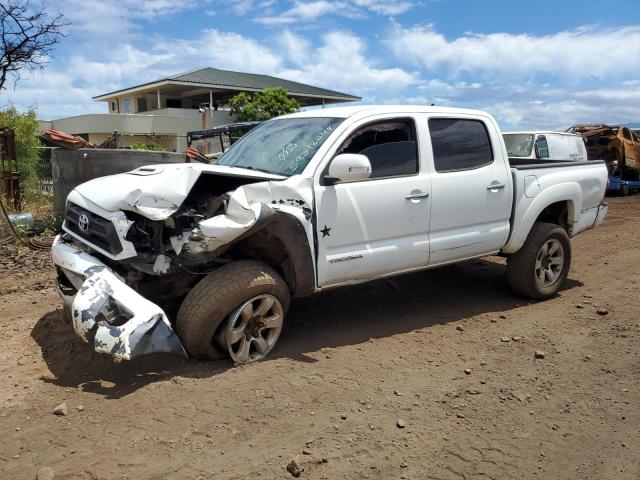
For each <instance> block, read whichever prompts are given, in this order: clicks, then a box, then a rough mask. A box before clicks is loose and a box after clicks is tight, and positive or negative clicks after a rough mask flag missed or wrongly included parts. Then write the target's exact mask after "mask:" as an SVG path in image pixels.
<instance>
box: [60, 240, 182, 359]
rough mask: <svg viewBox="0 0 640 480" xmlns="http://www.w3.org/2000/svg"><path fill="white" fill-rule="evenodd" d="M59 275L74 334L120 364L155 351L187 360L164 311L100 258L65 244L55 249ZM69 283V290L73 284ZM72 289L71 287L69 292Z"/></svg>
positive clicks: (62, 241) (61, 291)
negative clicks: (125, 281)
mask: <svg viewBox="0 0 640 480" xmlns="http://www.w3.org/2000/svg"><path fill="white" fill-rule="evenodd" d="M51 257H52V259H53V263H54V264H55V265H56V267H57V268H58V271H59V273H60V275H64V276H65V277H66V279H63V280H65V281H64V284H63V283H62V282H60V281H59V285H58V293H59V294H60V297H61V298H62V300H63V302H64V303H65V310H67V311H68V312H70V316H71V322H72V324H73V329H74V330H75V332H76V334H77V335H78V336H79V337H80V338H81V339H82V340H84V341H85V342H87V343H89V344H93V347H94V349H95V350H96V351H97V352H100V353H107V354H110V355H113V356H114V357H115V358H116V359H118V360H130V359H132V358H134V357H138V356H142V355H147V354H150V353H157V352H168V353H174V354H177V355H182V356H185V357H186V356H187V355H186V352H185V350H184V347H183V346H182V343H181V342H180V339H179V338H178V336H177V334H176V333H175V331H174V330H173V328H172V327H171V323H170V322H169V319H168V318H167V315H166V314H165V313H164V311H163V310H162V309H161V308H160V307H159V306H158V305H156V304H155V303H152V302H150V301H149V300H147V299H146V298H144V297H142V296H141V295H140V294H138V293H137V292H136V291H135V290H133V289H132V288H131V287H129V286H128V285H126V284H125V283H124V281H123V280H122V279H121V278H120V277H118V276H117V275H116V274H115V273H114V272H113V271H111V269H109V268H108V267H107V266H106V265H105V264H104V263H102V262H101V261H100V260H98V259H97V258H95V257H93V256H91V255H89V254H88V253H86V252H84V251H82V250H80V249H79V248H77V247H75V246H73V245H71V244H69V243H65V242H64V240H63V239H62V237H61V236H60V235H58V236H57V237H56V238H55V240H54V242H53V246H52V248H51ZM69 284H70V285H69ZM71 286H72V287H71Z"/></svg>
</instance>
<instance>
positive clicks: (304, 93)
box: [93, 67, 361, 102]
mask: <svg viewBox="0 0 640 480" xmlns="http://www.w3.org/2000/svg"><path fill="white" fill-rule="evenodd" d="M171 84H172V85H188V86H201V87H209V88H216V89H225V88H228V89H231V90H238V91H242V90H246V91H261V90H264V89H265V88H276V87H280V88H284V89H285V90H286V91H287V93H288V94H289V95H291V96H301V97H315V98H327V99H331V100H334V101H335V100H339V101H346V102H349V101H351V102H353V101H359V100H361V98H360V97H357V96H355V95H350V94H347V93H342V92H338V91H335V90H328V89H326V88H320V87H315V86H313V85H307V84H304V83H299V82H293V81H291V80H285V79H284V78H278V77H272V76H270V75H260V74H256V73H243V72H234V71H231V70H220V69H218V68H211V67H207V68H201V69H198V70H193V71H190V72H186V73H180V74H177V75H172V76H170V77H166V78H163V79H160V80H156V81H153V82H148V83H144V84H142V85H136V86H134V87H129V88H125V89H122V90H116V91H114V92H110V93H105V94H102V95H98V96H96V97H93V98H94V99H95V100H106V99H107V98H109V97H112V96H114V95H117V94H122V93H128V92H130V91H133V90H140V89H143V88H145V87H146V88H149V87H153V86H158V87H160V86H162V85H171Z"/></svg>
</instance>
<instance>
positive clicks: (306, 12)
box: [255, 0, 413, 25]
mask: <svg viewBox="0 0 640 480" xmlns="http://www.w3.org/2000/svg"><path fill="white" fill-rule="evenodd" d="M412 7H413V3H412V2H409V1H405V0H387V1H384V0H352V1H346V0H313V1H300V0H294V1H293V3H292V6H291V7H290V8H288V9H286V10H284V11H282V12H280V13H279V14H277V15H268V16H262V17H257V18H255V21H256V22H257V23H262V24H264V25H285V24H293V23H305V22H312V21H315V20H317V19H319V18H320V17H323V16H325V15H331V16H338V17H346V18H350V19H363V18H366V16H367V15H366V14H367V13H369V12H370V13H375V14H379V15H386V16H390V15H400V14H402V13H404V12H406V11H408V10H409V9H411V8H412Z"/></svg>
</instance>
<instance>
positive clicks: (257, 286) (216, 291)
mask: <svg viewBox="0 0 640 480" xmlns="http://www.w3.org/2000/svg"><path fill="white" fill-rule="evenodd" d="M260 296H273V297H275V298H276V299H277V300H278V301H279V304H280V306H281V308H282V316H283V317H284V315H285V314H286V312H287V310H288V308H289V303H290V301H291V297H290V294H289V289H288V288H287V284H286V283H285V281H284V280H283V279H282V277H280V275H278V273H277V272H276V271H275V270H274V269H272V268H271V267H269V266H268V265H266V264H264V263H262V262H257V261H253V260H241V261H237V262H232V263H229V264H227V265H224V266H222V267H220V268H218V269H217V270H214V271H213V272H211V273H210V274H208V275H207V276H206V277H204V278H203V279H202V280H201V281H200V282H199V283H198V284H197V285H196V286H195V287H194V288H193V289H192V290H191V291H190V292H189V294H188V295H187V296H186V297H185V299H184V301H183V302H182V305H181V306H180V310H179V311H178V317H177V319H176V331H177V333H178V336H179V337H180V339H181V340H182V343H183V345H184V347H185V349H186V350H187V352H188V353H189V355H191V356H192V357H195V358H199V359H203V360H204V359H216V358H220V356H221V351H222V352H223V351H224V350H223V349H220V345H218V342H216V337H218V338H220V332H221V331H222V330H221V329H223V328H224V326H225V325H224V321H225V320H227V319H228V318H229V317H230V316H231V315H230V314H233V313H234V312H236V311H237V309H238V307H240V306H241V305H243V304H245V303H246V302H247V301H248V300H250V299H252V298H255V297H260ZM276 340H277V338H276ZM274 343H275V342H274ZM267 353H268V352H267ZM265 355H266V354H265ZM263 356H264V355H263ZM260 358H262V357H260ZM246 363H249V362H246Z"/></svg>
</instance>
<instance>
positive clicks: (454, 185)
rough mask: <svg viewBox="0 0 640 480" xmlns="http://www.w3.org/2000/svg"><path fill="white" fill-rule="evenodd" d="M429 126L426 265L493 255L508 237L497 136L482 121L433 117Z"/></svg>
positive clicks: (505, 182)
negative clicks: (428, 252) (431, 169)
mask: <svg viewBox="0 0 640 480" xmlns="http://www.w3.org/2000/svg"><path fill="white" fill-rule="evenodd" d="M428 124H429V138H430V140H431V147H432V154H433V156H432V159H433V170H434V171H433V173H432V175H431V193H432V198H431V202H432V203H431V226H430V229H429V240H430V244H431V253H430V258H429V263H430V264H432V265H437V264H440V263H446V262H452V261H456V260H461V259H465V258H471V257H475V256H479V255H486V254H488V253H494V252H497V251H498V250H500V249H501V248H502V247H503V246H504V244H505V242H506V241H507V237H508V235H509V216H510V214H511V202H512V195H513V193H512V182H511V178H510V175H511V172H510V169H509V166H508V165H507V164H506V161H505V158H506V157H505V155H506V152H503V151H502V145H501V143H499V142H498V141H497V140H496V139H498V138H500V137H499V135H500V134H499V132H498V131H497V129H496V128H495V127H494V126H493V124H492V123H491V122H485V121H484V120H482V119H473V118H444V117H443V118H438V117H435V118H430V119H429V122H428ZM490 132H491V134H490ZM492 138H493V139H494V140H493V141H492Z"/></svg>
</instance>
